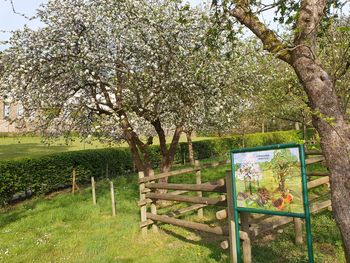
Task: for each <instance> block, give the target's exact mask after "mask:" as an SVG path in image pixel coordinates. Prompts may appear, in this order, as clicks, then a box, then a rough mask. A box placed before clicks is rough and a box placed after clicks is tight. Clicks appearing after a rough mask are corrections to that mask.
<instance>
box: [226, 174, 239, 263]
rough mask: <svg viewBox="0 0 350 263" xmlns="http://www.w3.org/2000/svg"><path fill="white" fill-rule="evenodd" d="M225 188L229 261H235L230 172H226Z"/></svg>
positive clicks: (234, 232) (234, 262)
mask: <svg viewBox="0 0 350 263" xmlns="http://www.w3.org/2000/svg"><path fill="white" fill-rule="evenodd" d="M226 186H227V187H226V188H227V212H228V229H229V236H230V239H229V250H230V256H231V262H232V263H237V249H236V245H237V244H236V227H235V221H234V218H233V193H232V178H231V172H228V173H226Z"/></svg>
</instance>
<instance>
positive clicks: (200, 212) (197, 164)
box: [194, 160, 203, 218]
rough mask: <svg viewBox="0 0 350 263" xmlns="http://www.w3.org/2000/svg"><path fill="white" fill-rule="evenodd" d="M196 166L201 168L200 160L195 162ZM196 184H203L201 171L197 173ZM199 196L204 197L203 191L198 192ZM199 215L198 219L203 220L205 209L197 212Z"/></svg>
mask: <svg viewBox="0 0 350 263" xmlns="http://www.w3.org/2000/svg"><path fill="white" fill-rule="evenodd" d="M194 166H195V167H199V166H200V164H199V161H198V160H196V161H194ZM196 184H202V175H201V170H199V171H197V172H196ZM197 196H198V197H202V196H203V194H202V192H201V191H198V192H197ZM197 214H198V217H199V218H203V208H199V209H198V211H197Z"/></svg>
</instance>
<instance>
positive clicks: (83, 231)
mask: <svg viewBox="0 0 350 263" xmlns="http://www.w3.org/2000/svg"><path fill="white" fill-rule="evenodd" d="M227 169H228V167H221V168H216V169H210V170H204V171H203V173H202V175H203V176H202V178H203V182H206V181H209V180H213V179H218V178H222V177H223V176H224V174H225V170H227ZM172 182H195V178H194V176H188V175H187V176H186V175H183V176H181V177H180V178H178V179H172ZM114 183H115V187H116V200H117V201H116V203H117V216H116V217H112V216H111V203H110V193H109V184H108V181H100V182H98V183H97V205H96V206H94V205H93V204H92V198H91V188H89V186H86V187H81V190H80V191H79V192H78V193H76V194H75V195H72V194H71V193H70V192H69V190H66V191H62V192H59V193H54V194H51V195H47V196H41V197H36V198H33V199H31V200H27V201H24V202H23V203H20V204H17V205H14V206H10V207H7V208H6V209H2V210H1V211H0V262H14V263H18V262H84V263H85V262H122V263H124V262H125V263H128V262H145V263H146V262H161V263H167V262H171V263H176V262H179V263H180V262H183V263H187V262H229V259H228V251H223V250H222V249H221V248H220V247H219V243H220V238H218V237H216V236H214V235H209V234H204V233H202V232H197V231H190V230H185V229H182V228H178V227H174V226H170V225H160V233H158V234H154V233H152V232H151V231H149V234H148V235H147V236H146V237H142V236H141V234H140V231H139V209H138V206H137V201H138V196H139V194H138V185H137V178H136V175H128V176H122V177H118V178H116V179H114ZM160 211H161V210H160ZM204 212H205V218H204V221H206V222H207V223H211V224H213V225H215V224H217V221H216V220H214V213H213V212H214V210H213V209H212V208H205V209H204ZM186 219H187V220H194V219H196V216H195V215H188V216H187V217H186ZM312 230H313V239H314V250H315V262H317V263H319V262H324V263H326V262H332V263H343V262H345V259H344V257H343V252H342V246H341V237H340V234H339V231H338V229H337V227H336V225H335V222H334V220H333V218H332V214H331V212H329V211H325V212H322V213H320V214H318V215H316V216H313V217H312ZM293 239H294V233H293V226H292V225H290V226H288V227H287V228H284V229H283V233H273V234H271V235H268V236H266V237H264V238H262V239H259V240H255V241H254V245H253V249H252V251H253V260H254V261H253V262H257V263H274V262H276V263H279V262H281V263H282V262H283V263H292V262H293V263H300V262H307V257H306V246H296V245H294V243H293Z"/></svg>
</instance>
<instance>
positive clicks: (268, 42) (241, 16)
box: [230, 0, 292, 64]
mask: <svg viewBox="0 0 350 263" xmlns="http://www.w3.org/2000/svg"><path fill="white" fill-rule="evenodd" d="M235 3H236V6H235V8H234V9H233V10H231V12H230V14H231V15H232V16H233V17H235V18H236V19H237V20H238V21H239V22H240V23H241V24H243V25H245V26H246V27H248V28H249V29H250V30H251V31H252V32H253V33H254V34H255V35H256V36H257V37H258V38H259V39H260V40H261V41H262V43H263V46H264V50H267V51H269V52H270V53H272V54H274V55H276V56H277V57H278V58H279V59H282V60H283V61H285V62H287V63H288V64H291V63H292V60H291V52H290V51H289V49H288V48H289V47H288V46H287V45H286V44H284V43H282V42H281V40H279V39H278V37H277V35H276V34H275V32H273V31H272V30H271V29H269V28H268V27H267V26H266V25H265V24H264V23H262V22H261V21H260V20H259V18H258V17H257V16H256V15H255V14H253V13H252V11H251V10H250V8H249V3H248V2H246V1H240V0H237V1H235Z"/></svg>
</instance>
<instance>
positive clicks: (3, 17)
mask: <svg viewBox="0 0 350 263" xmlns="http://www.w3.org/2000/svg"><path fill="white" fill-rule="evenodd" d="M187 2H189V3H191V4H192V5H197V4H200V3H201V2H202V0H189V1H187ZM44 3H47V0H13V4H14V6H15V10H16V12H18V13H21V14H25V15H26V16H27V17H31V16H33V15H35V13H36V9H37V8H39V7H40V5H41V4H44ZM24 25H27V26H28V27H30V28H32V29H35V28H37V27H39V26H40V21H37V20H32V21H29V20H28V19H26V18H24V17H23V16H21V15H18V14H15V13H14V12H13V10H12V6H11V2H10V0H0V30H1V31H0V42H1V41H6V40H8V39H9V37H10V35H11V34H10V33H9V32H8V31H11V30H15V29H20V28H23V26H24ZM3 31H7V32H3ZM4 48H5V46H4V45H1V43H0V50H3V49H4Z"/></svg>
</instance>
